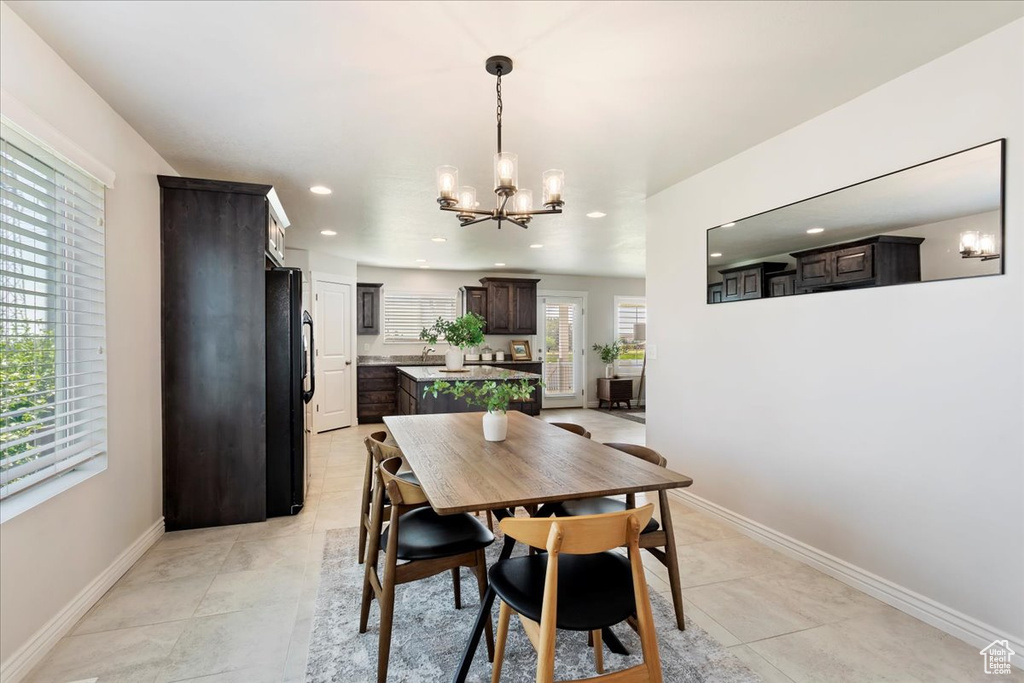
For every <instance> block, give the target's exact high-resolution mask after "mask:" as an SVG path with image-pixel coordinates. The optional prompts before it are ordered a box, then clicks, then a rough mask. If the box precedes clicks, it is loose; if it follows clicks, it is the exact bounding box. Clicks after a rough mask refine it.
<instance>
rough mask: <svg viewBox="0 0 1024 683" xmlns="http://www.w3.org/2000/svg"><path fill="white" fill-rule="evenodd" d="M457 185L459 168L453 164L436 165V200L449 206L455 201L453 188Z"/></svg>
mask: <svg viewBox="0 0 1024 683" xmlns="http://www.w3.org/2000/svg"><path fill="white" fill-rule="evenodd" d="M458 186H459V169H457V168H455V167H454V166H438V167H437V202H438V203H439V204H441V205H442V206H451V205H452V204H454V203H455V202H456V197H455V189H456V188H457V187H458Z"/></svg>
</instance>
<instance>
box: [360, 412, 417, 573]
mask: <svg viewBox="0 0 1024 683" xmlns="http://www.w3.org/2000/svg"><path fill="white" fill-rule="evenodd" d="M363 445H364V446H366V468H365V469H364V471H363V492H362V493H363V497H362V501H361V502H360V505H359V555H358V560H359V564H362V563H363V561H364V560H365V559H366V538H367V536H368V534H369V531H370V504H371V503H372V502H373V490H374V487H376V486H383V484H382V482H381V478H380V474H379V473H378V472H377V466H378V465H380V463H381V460H386V459H387V458H400V457H402V449H400V448H399V447H398V446H396V445H395V444H394V443H393V442H391V440H390V438H389V437H388V433H387V432H385V431H380V432H373V433H372V434H370V435H369V436H367V437H366V438H365V439H363ZM376 446H382V447H383V448H381V450H379V451H378V450H375V448H376ZM398 476H400V477H402V478H403V479H405V480H407V481H411V482H413V483H414V484H418V483H419V479H417V478H416V475H415V474H414V473H412V472H411V471H405V472H402V473H400V474H399V475H398ZM388 505H390V501H389V500H388V497H387V495H386V492H385V496H384V507H385V516H386V513H387V506H388Z"/></svg>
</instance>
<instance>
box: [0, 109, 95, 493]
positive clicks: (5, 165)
mask: <svg viewBox="0 0 1024 683" xmlns="http://www.w3.org/2000/svg"><path fill="white" fill-rule="evenodd" d="M103 193H104V187H103V184H102V183H101V182H100V181H98V180H96V179H95V178H92V177H91V176H89V175H87V174H85V173H83V172H82V171H79V170H78V169H77V168H75V167H73V166H72V165H71V164H68V163H66V162H65V161H63V160H62V159H60V158H59V157H57V156H55V155H53V154H51V153H49V152H48V151H47V150H46V149H44V148H43V147H42V146H40V145H39V144H38V143H36V142H34V141H33V140H31V139H29V138H27V137H25V136H23V135H21V134H20V133H19V132H18V131H15V130H13V129H11V128H9V127H7V126H6V125H3V126H0V499H2V498H6V497H8V496H11V495H13V494H16V493H18V492H19V491H23V490H25V489H27V488H29V487H31V486H34V485H36V484H39V483H40V482H43V481H46V480H48V479H51V478H53V477H57V476H59V475H61V474H64V473H66V472H69V471H71V470H73V469H74V468H75V467H76V466H79V465H81V464H82V463H84V462H86V461H88V460H91V459H93V458H95V457H98V456H100V455H103V454H105V453H106V449H107V435H106V421H107V410H106V406H107V399H106V393H107V382H106V360H105V357H104V347H105V343H106V339H105V322H104V264H103V239H104V237H103V219H104V213H103V203H104V195H103Z"/></svg>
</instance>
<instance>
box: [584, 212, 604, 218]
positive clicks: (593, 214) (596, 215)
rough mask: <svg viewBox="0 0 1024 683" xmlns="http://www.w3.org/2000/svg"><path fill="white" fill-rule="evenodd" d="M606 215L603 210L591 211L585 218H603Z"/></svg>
mask: <svg viewBox="0 0 1024 683" xmlns="http://www.w3.org/2000/svg"><path fill="white" fill-rule="evenodd" d="M607 215H608V214H606V213H605V212H604V211H591V212H590V213H588V214H587V218H604V217H605V216H607Z"/></svg>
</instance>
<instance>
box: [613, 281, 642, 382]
mask: <svg viewBox="0 0 1024 683" xmlns="http://www.w3.org/2000/svg"><path fill="white" fill-rule="evenodd" d="M615 338H616V339H619V340H621V341H622V342H624V346H625V348H624V349H623V351H622V355H621V356H619V370H618V371H619V373H620V374H623V375H639V374H640V370H641V369H642V368H643V365H644V351H645V343H646V341H647V299H645V298H644V297H642V296H617V297H615Z"/></svg>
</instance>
